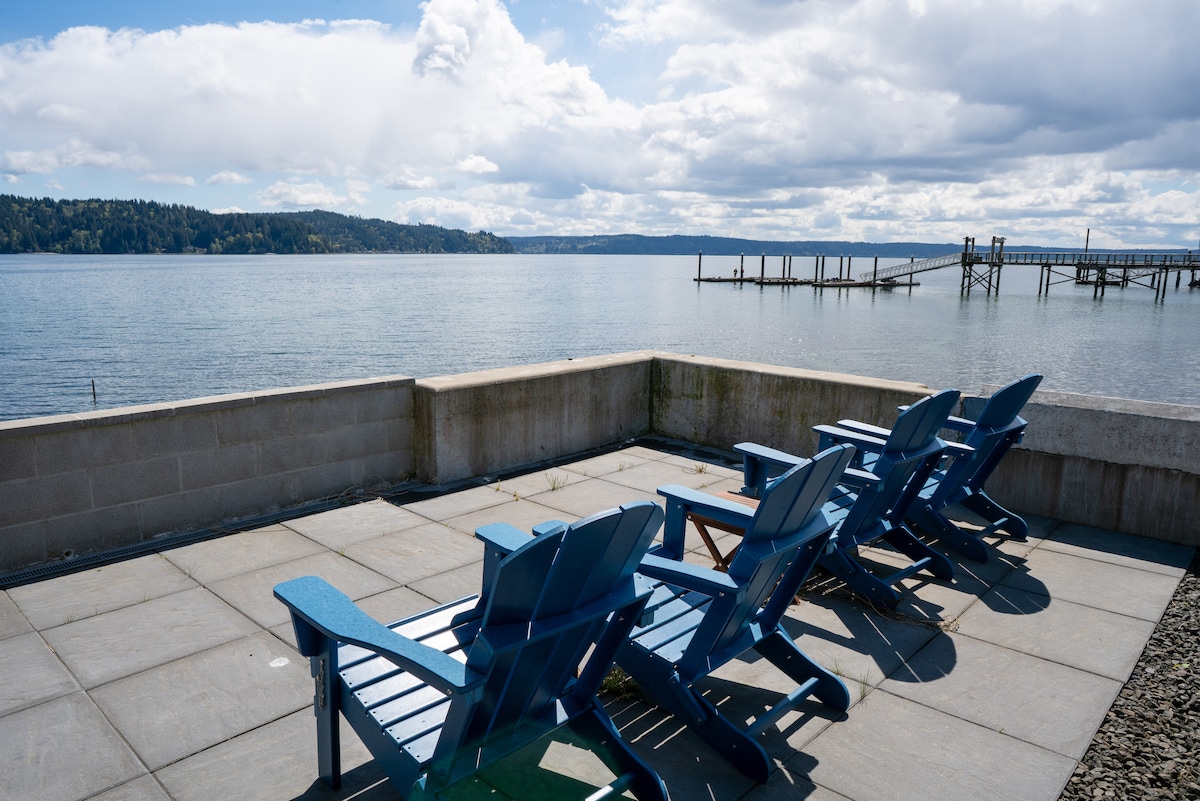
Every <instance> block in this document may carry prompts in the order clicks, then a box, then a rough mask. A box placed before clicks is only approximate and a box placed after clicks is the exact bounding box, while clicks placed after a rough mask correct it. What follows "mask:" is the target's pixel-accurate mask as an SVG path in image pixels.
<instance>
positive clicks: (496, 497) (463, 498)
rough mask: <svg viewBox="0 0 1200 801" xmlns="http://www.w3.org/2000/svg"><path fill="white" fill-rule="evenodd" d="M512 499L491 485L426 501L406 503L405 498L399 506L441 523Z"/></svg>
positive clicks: (437, 496)
mask: <svg viewBox="0 0 1200 801" xmlns="http://www.w3.org/2000/svg"><path fill="white" fill-rule="evenodd" d="M413 497H417V496H415V495H414V496H413ZM511 499H512V495H511V494H509V495H507V497H506V495H505V493H503V492H497V491H496V489H495V487H494V486H493V485H491V484H489V485H487V486H482V487H471V488H470V489H464V490H459V491H458V492H450V493H447V494H445V495H436V496H434V497H432V498H426V499H425V500H414V501H405V499H404V498H401V499H400V504H399V505H400V508H401V509H407V510H408V511H410V512H413V513H415V514H418V515H420V516H421V517H424V518H425V519H426V520H433V521H435V522H440V521H442V520H447V519H449V518H451V517H458V516H459V515H463V514H466V513H467V512H478V511H479V510H480V509H487V508H488V507H489V506H496V505H498V504H501V503H504V502H505V501H506V500H511Z"/></svg>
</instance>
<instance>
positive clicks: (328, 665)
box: [310, 640, 342, 790]
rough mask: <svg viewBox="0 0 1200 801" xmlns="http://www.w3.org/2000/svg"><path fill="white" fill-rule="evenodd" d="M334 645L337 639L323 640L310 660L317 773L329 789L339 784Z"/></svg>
mask: <svg viewBox="0 0 1200 801" xmlns="http://www.w3.org/2000/svg"><path fill="white" fill-rule="evenodd" d="M336 648H337V643H333V642H330V641H329V640H326V641H325V647H324V648H323V649H322V650H321V653H320V654H318V655H317V656H314V657H312V659H311V660H310V661H311V663H312V675H313V680H314V684H315V695H314V697H313V711H314V713H315V714H316V716H317V773H318V775H319V776H320V777H321V779H322V780H324V782H325V783H326V784H328V785H329V787H330V788H331V789H333V790H338V789H340V788H341V786H342V748H341V733H340V731H339V729H338V724H339V721H338V710H339V708H340V694H339V691H340V690H341V683H340V681H339V679H338V673H337V667H336V665H337V662H336V656H334V655H333V653H335V652H334V649H336ZM331 652H333V653H331Z"/></svg>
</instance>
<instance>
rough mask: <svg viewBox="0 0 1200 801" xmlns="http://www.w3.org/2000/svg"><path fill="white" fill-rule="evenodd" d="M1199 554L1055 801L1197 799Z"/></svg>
mask: <svg viewBox="0 0 1200 801" xmlns="http://www.w3.org/2000/svg"><path fill="white" fill-rule="evenodd" d="M1198 632H1200V552H1198V553H1197V555H1196V556H1195V558H1193V559H1192V564H1191V566H1190V567H1189V568H1188V572H1187V575H1185V576H1184V578H1183V581H1182V582H1180V584H1179V589H1177V590H1176V591H1175V597H1174V598H1173V599H1172V600H1171V603H1170V605H1168V606H1167V610H1166V612H1164V613H1163V616H1162V619H1161V620H1160V621H1159V623H1158V626H1157V628H1155V630H1154V634H1153V635H1152V636H1151V637H1150V641H1149V642H1148V643H1147V644H1146V649H1145V650H1144V651H1143V652H1142V657H1141V659H1140V660H1139V661H1138V664H1137V667H1135V668H1134V670H1133V674H1132V675H1131V676H1130V677H1129V681H1128V682H1126V684H1125V687H1124V688H1123V689H1122V690H1121V692H1120V694H1119V695H1118V696H1117V700H1116V701H1115V702H1113V705H1112V708H1111V709H1109V710H1108V714H1107V715H1106V716H1105V718H1104V722H1103V723H1102V724H1101V726H1100V730H1099V731H1097V732H1096V736H1095V737H1094V738H1093V739H1092V744H1091V746H1090V747H1089V748H1088V751H1087V753H1086V754H1085V755H1084V757H1083V761H1082V762H1080V763H1079V765H1078V767H1076V768H1075V773H1074V774H1073V775H1072V776H1071V778H1070V780H1069V781H1068V782H1067V786H1066V788H1065V789H1064V790H1063V793H1062V795H1061V796H1059V801H1084V799H1088V801H1091V800H1092V799H1097V798H1120V799H1134V800H1135V801H1136V800H1139V799H1169V800H1170V801H1176V800H1178V801H1182V800H1183V799H1200V648H1198V647H1197V641H1198V637H1200V633H1198Z"/></svg>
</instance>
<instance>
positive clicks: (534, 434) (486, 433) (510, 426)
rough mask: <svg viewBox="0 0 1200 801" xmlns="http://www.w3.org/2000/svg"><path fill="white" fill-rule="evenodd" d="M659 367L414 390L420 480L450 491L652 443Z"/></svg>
mask: <svg viewBox="0 0 1200 801" xmlns="http://www.w3.org/2000/svg"><path fill="white" fill-rule="evenodd" d="M653 362H654V358H653V354H651V353H647V352H638V353H623V354H616V355H612V356H595V357H590V358H586V359H574V360H568V361H561V362H550V363H548V364H538V365H530V366H526V367H512V368H505V369H500V370H486V371H483V372H478V373H467V374H464V375H454V376H445V377H442V378H430V379H423V380H420V381H417V384H416V398H415V408H416V435H415V436H416V444H417V449H416V453H417V457H416V458H417V477H418V478H419V479H420V480H421V481H424V482H426V483H429V484H445V483H448V482H451V481H456V480H458V479H463V478H471V477H473V476H486V475H489V474H492V473H495V472H498V471H501V470H505V469H512V468H514V467H519V466H521V465H527V464H535V463H537V462H542V461H547V460H550V459H555V458H558V457H561V456H566V455H568V454H572V453H579V452H580V451H585V450H588V449H590V448H595V447H599V446H602V445H611V444H612V443H615V442H620V441H622V440H625V439H629V438H630V437H637V436H641V435H643V434H646V433H648V432H649V431H650V368H651V366H652V364H653ZM597 511H599V510H597Z"/></svg>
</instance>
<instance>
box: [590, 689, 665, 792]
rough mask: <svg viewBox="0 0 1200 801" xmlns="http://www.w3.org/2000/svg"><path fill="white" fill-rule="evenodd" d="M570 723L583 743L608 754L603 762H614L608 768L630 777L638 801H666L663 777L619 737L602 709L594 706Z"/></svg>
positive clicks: (630, 787)
mask: <svg viewBox="0 0 1200 801" xmlns="http://www.w3.org/2000/svg"><path fill="white" fill-rule="evenodd" d="M570 726H571V729H572V730H574V731H575V733H577V734H578V735H579V736H580V737H582V738H583V739H584V740H585V741H586V742H589V743H595V744H597V745H598V746H599V747H600V748H602V749H604V752H603V756H605V757H608V759H606V760H605V761H606V762H607V761H610V760H611V761H612V762H613V763H615V764H614V765H610V767H612V768H614V769H615V772H616V773H617V775H618V776H623V775H628V776H629V777H630V779H629V785H628V786H629V789H630V791H631V792H632V793H633V796H634V798H636V799H638V801H668V797H667V787H666V785H665V784H663V781H662V779H660V778H659V777H658V774H657V773H655V772H654V770H653V769H652V768H651V767H650V766H649V765H647V764H646V763H645V762H644V761H643V760H642V758H641V757H639V756H638V755H637V754H635V753H634V752H633V749H631V748H630V747H629V744H628V743H626V742H625V741H624V740H623V739H621V735H620V734H619V733H618V732H617V727H616V726H614V725H613V722H612V719H611V718H609V716H608V715H607V714H605V713H604V712H603V711H602V710H599V709H594V708H593V709H592V710H591V712H589V713H586V714H583V715H580V716H578V717H577V718H575V719H574V720H572V721H571V723H570Z"/></svg>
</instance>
